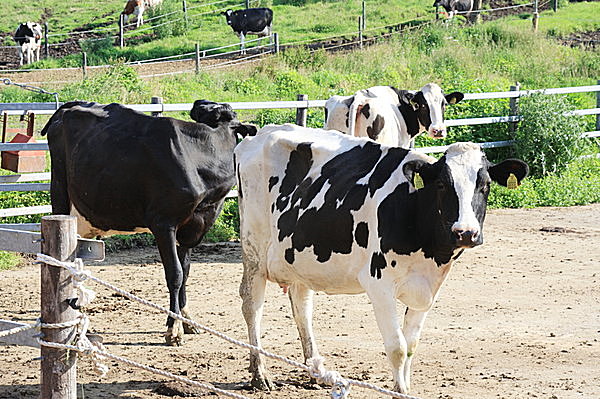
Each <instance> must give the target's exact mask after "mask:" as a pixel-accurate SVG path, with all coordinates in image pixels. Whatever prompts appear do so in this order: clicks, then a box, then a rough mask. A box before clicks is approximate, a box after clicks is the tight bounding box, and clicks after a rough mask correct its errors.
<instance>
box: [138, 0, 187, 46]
mask: <svg viewBox="0 0 600 399" xmlns="http://www.w3.org/2000/svg"><path fill="white" fill-rule="evenodd" d="M182 11H183V10H182V8H181V2H180V1H177V0H165V1H163V2H162V3H161V4H159V5H158V6H155V7H152V8H148V15H147V17H146V18H145V19H146V20H150V18H154V17H157V18H156V19H152V21H150V23H151V24H152V26H153V31H154V34H155V35H156V37H157V38H159V39H164V38H167V37H173V36H181V35H183V34H184V33H185V32H186V30H187V28H186V26H185V25H186V24H185V23H184V21H183V13H182ZM165 14H168V15H165ZM161 15H164V16H162V17H161ZM178 18H181V20H180V21H176V20H177V19H178Z"/></svg>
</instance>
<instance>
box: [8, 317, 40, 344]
mask: <svg viewBox="0 0 600 399" xmlns="http://www.w3.org/2000/svg"><path fill="white" fill-rule="evenodd" d="M25 325H26V324H25V323H18V322H16V321H9V320H0V331H6V330H11V329H13V328H17V327H23V326H25ZM39 333H40V332H39V331H38V330H36V329H30V330H25V331H23V332H20V333H17V334H12V335H8V336H6V337H0V345H22V346H31V347H32V348H39V347H40V344H39V343H38V341H37V337H35V335H37V334H39Z"/></svg>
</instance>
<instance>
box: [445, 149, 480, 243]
mask: <svg viewBox="0 0 600 399" xmlns="http://www.w3.org/2000/svg"><path fill="white" fill-rule="evenodd" d="M446 164H447V165H448V167H449V168H450V171H451V174H452V178H453V180H454V190H455V191H456V195H457V196H458V220H457V221H456V222H455V223H454V224H453V225H452V230H453V231H457V230H466V231H472V232H473V233H474V236H473V239H475V238H476V237H477V235H478V234H479V233H480V232H481V226H480V225H479V221H478V220H477V217H476V216H475V212H474V210H473V205H472V200H473V194H474V192H475V185H476V184H477V173H478V172H479V170H480V169H481V168H482V167H483V166H484V164H483V153H482V152H481V149H480V147H479V146H478V145H477V144H473V143H455V144H452V145H451V146H450V147H448V150H447V151H446Z"/></svg>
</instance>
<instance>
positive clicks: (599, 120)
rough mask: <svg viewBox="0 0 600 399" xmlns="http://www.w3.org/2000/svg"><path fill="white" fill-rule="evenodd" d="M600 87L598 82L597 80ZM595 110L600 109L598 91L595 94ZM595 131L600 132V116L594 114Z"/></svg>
mask: <svg viewBox="0 0 600 399" xmlns="http://www.w3.org/2000/svg"><path fill="white" fill-rule="evenodd" d="M598 84H599V85H600V80H598ZM596 108H600V91H597V92H596ZM596 130H600V114H596Z"/></svg>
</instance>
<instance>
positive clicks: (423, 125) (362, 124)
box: [325, 83, 464, 148]
mask: <svg viewBox="0 0 600 399" xmlns="http://www.w3.org/2000/svg"><path fill="white" fill-rule="evenodd" d="M463 98H464V95H463V94H462V93H460V92H454V93H450V94H444V92H443V91H442V89H441V88H440V87H439V86H438V85H437V84H435V83H428V84H426V85H425V86H423V88H422V89H421V90H419V91H416V92H415V91H409V90H398V89H396V88H395V87H392V86H375V87H371V88H369V89H365V90H359V91H357V92H356V93H355V94H354V95H353V96H333V97H331V98H330V99H328V100H327V101H326V103H325V129H328V130H338V131H340V132H342V133H347V134H349V135H351V136H357V137H369V138H371V139H373V140H375V141H377V142H378V143H381V144H385V145H390V146H398V147H403V148H408V147H409V146H410V144H411V141H412V140H414V138H415V137H416V136H417V135H418V134H420V133H424V132H427V133H428V134H429V135H430V136H431V137H434V138H443V137H445V136H446V125H445V123H444V111H445V108H446V105H447V104H456V103H458V102H459V101H461V100H462V99H463Z"/></svg>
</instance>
